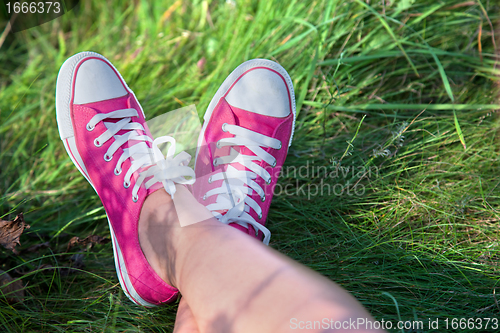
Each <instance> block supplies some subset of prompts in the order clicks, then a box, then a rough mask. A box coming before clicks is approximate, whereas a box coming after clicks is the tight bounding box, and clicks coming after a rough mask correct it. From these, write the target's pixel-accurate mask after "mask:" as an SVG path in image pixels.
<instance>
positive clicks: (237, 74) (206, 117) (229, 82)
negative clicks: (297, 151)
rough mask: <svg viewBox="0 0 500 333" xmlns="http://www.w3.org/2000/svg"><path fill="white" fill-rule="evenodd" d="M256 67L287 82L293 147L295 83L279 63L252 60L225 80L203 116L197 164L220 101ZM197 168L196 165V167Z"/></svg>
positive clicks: (237, 68) (289, 142)
mask: <svg viewBox="0 0 500 333" xmlns="http://www.w3.org/2000/svg"><path fill="white" fill-rule="evenodd" d="M255 67H267V68H270V69H272V70H275V71H276V72H278V73H279V74H281V75H282V76H283V77H284V78H285V82H286V85H287V88H288V92H289V93H290V98H291V99H292V113H293V125H292V134H291V135H290V140H289V141H288V147H290V146H291V144H292V138H293V134H294V131H295V118H296V114H297V113H296V110H295V93H294V91H293V83H292V79H291V78H290V75H288V73H287V71H286V70H285V69H284V68H283V67H282V66H281V65H280V64H278V63H276V62H274V61H271V60H267V59H252V60H248V61H245V62H244V63H242V64H241V65H239V66H238V67H236V69H235V70H234V71H232V72H231V74H229V76H228V77H227V78H226V79H225V80H224V82H223V83H222V85H221V86H220V87H219V89H218V90H217V92H216V93H215V96H214V97H213V98H212V100H211V101H210V104H209V105H208V108H207V111H206V112H205V115H204V116H203V120H204V121H203V127H202V128H201V132H200V136H199V138H198V147H197V148H196V157H195V164H196V160H197V156H198V152H199V150H200V147H201V145H202V144H203V138H204V137H205V131H206V129H207V126H208V122H209V121H210V118H211V117H212V113H213V111H214V109H215V107H216V106H217V104H218V103H219V100H220V99H221V98H222V96H224V95H225V94H226V93H227V92H228V90H229V88H231V86H232V85H233V83H234V82H235V81H236V80H237V79H238V78H239V77H240V76H241V75H242V74H243V73H245V72H246V71H248V70H250V69H252V68H255ZM195 168H196V165H195Z"/></svg>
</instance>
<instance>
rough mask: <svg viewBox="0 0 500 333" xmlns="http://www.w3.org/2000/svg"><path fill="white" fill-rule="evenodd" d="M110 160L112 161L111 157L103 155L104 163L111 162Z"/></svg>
mask: <svg viewBox="0 0 500 333" xmlns="http://www.w3.org/2000/svg"><path fill="white" fill-rule="evenodd" d="M112 159H113V155H111V156H109V155H108V154H104V160H105V161H106V162H109V161H111V160H112Z"/></svg>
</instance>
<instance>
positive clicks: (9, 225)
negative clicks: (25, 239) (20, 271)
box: [0, 213, 30, 254]
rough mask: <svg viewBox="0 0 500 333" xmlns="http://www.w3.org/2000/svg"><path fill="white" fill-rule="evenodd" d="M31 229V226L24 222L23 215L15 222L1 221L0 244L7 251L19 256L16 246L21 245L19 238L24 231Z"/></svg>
mask: <svg viewBox="0 0 500 333" xmlns="http://www.w3.org/2000/svg"><path fill="white" fill-rule="evenodd" d="M29 227H30V226H29V225H27V224H26V222H24V216H23V213H19V214H18V215H17V216H16V218H15V219H14V221H4V220H0V244H2V245H3V247H5V248H6V249H7V250H12V252H14V253H15V254H18V252H17V250H16V249H15V246H16V245H17V244H21V243H20V242H19V237H20V236H21V234H22V233H23V231H24V229H29Z"/></svg>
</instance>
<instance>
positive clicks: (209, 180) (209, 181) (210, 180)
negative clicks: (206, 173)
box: [208, 176, 212, 184]
mask: <svg viewBox="0 0 500 333" xmlns="http://www.w3.org/2000/svg"><path fill="white" fill-rule="evenodd" d="M208 183H209V184H212V176H210V177H208Z"/></svg>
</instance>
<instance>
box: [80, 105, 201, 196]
mask: <svg viewBox="0 0 500 333" xmlns="http://www.w3.org/2000/svg"><path fill="white" fill-rule="evenodd" d="M137 116H138V113H137V110H135V109H122V110H116V111H112V112H109V113H100V114H97V115H95V116H94V117H92V119H90V121H89V122H88V123H87V126H86V127H87V130H88V131H93V130H94V128H95V126H96V125H97V124H98V123H99V122H101V121H103V120H104V119H108V118H110V119H120V120H119V121H118V122H116V123H112V122H104V126H106V128H107V130H106V131H105V132H104V133H102V134H101V135H100V136H99V137H97V138H96V139H95V140H94V145H95V146H96V147H101V146H102V145H103V144H104V143H105V142H106V141H108V140H109V139H111V138H114V140H115V141H114V142H113V143H112V144H111V146H110V147H109V148H108V150H107V151H106V153H105V154H104V160H105V161H106V162H110V161H111V160H112V159H113V155H114V153H115V152H116V151H117V150H118V149H119V148H120V147H121V146H122V145H123V144H125V143H126V142H128V141H132V140H134V141H141V142H138V143H136V144H134V145H133V146H130V147H129V148H124V149H123V153H122V155H121V156H120V158H118V161H117V162H116V166H115V175H117V176H118V175H120V174H121V173H122V171H123V170H122V164H123V162H125V160H126V159H127V158H130V161H131V166H130V168H129V169H128V170H127V173H126V174H125V178H124V182H123V186H124V187H125V188H128V187H130V184H131V177H132V175H133V174H134V172H136V171H138V170H140V169H143V168H146V167H149V168H148V169H146V170H144V171H140V173H139V177H138V178H137V180H136V182H135V185H134V187H133V189H132V200H133V201H134V202H137V200H138V199H139V197H138V192H139V188H140V187H141V185H142V183H143V182H144V180H145V179H146V178H148V177H151V178H150V179H149V180H148V181H147V182H146V183H145V187H146V189H149V188H150V187H151V186H153V185H154V184H156V183H158V182H161V183H162V184H163V187H164V188H165V191H167V193H169V194H170V195H171V196H172V198H173V196H174V193H175V184H174V183H179V184H193V183H194V181H195V174H194V170H193V169H191V168H190V167H188V166H187V165H188V163H189V161H190V159H191V156H190V155H189V154H188V153H186V152H184V151H183V152H181V153H179V154H177V156H175V157H174V153H175V140H174V138H172V137H169V136H163V137H160V138H157V139H155V140H154V141H153V140H152V139H151V138H150V137H149V136H147V135H145V134H140V133H139V131H142V133H144V132H145V129H144V127H143V126H142V125H141V124H139V123H136V122H132V117H137ZM121 130H128V132H127V133H125V134H122V135H117V133H118V132H119V131H121ZM147 141H149V142H152V144H153V147H152V148H149V147H148V145H147V144H146V142H147ZM165 142H170V144H171V145H170V147H169V148H168V151H167V156H166V157H164V156H163V154H162V152H161V151H160V149H159V148H158V145H159V144H161V143H165ZM185 177H190V178H189V179H186V178H185Z"/></svg>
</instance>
